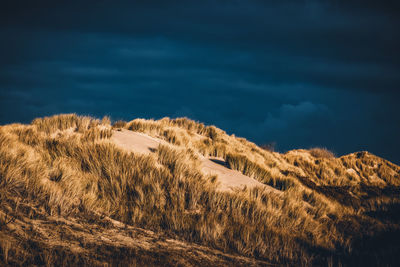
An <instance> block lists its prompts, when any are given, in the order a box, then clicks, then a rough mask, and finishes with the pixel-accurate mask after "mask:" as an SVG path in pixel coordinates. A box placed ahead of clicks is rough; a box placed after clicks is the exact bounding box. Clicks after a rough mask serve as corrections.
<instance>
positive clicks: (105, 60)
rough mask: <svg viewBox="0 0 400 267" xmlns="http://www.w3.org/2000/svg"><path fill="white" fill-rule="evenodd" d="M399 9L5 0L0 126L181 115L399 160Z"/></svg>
mask: <svg viewBox="0 0 400 267" xmlns="http://www.w3.org/2000/svg"><path fill="white" fill-rule="evenodd" d="M150 2H152V3H150ZM398 7H399V4H397V2H390V1H385V4H379V5H378V4H377V2H376V1H363V2H359V1H276V2H275V3H272V1H268V3H266V2H265V1H168V3H167V2H165V1H112V2H111V1H84V2H82V1H19V0H16V1H10V2H9V3H7V4H4V5H3V8H2V9H1V11H0V33H1V37H0V39H1V40H0V41H1V42H0V43H1V44H0V58H1V61H0V106H1V107H0V123H1V124H4V123H10V122H17V121H19V122H29V121H30V120H32V119H33V118H35V117H37V116H44V115H50V114H54V113H61V112H62V113H64V112H77V113H80V114H89V115H94V116H103V115H111V116H112V118H114V119H121V118H122V119H132V118H135V117H145V118H160V117H163V116H172V117H175V116H189V117H191V118H193V119H196V120H201V121H204V122H206V123H209V124H215V125H217V126H219V127H221V128H224V129H226V130H227V131H228V132H230V133H235V134H236V135H241V136H244V137H246V138H248V139H250V140H253V141H255V142H257V143H267V142H271V141H275V142H277V145H278V148H279V149H280V150H282V151H284V150H288V149H293V148H301V147H310V146H325V147H328V148H330V149H333V150H334V151H335V152H336V153H338V154H345V153H349V152H352V151H357V150H370V151H371V152H373V153H376V154H378V155H380V156H383V157H386V158H388V159H391V160H393V161H395V162H397V163H399V162H400V155H399V154H398V151H396V150H397V149H396V148H397V147H400V141H399V139H398V137H397V136H398V133H399V131H400V117H399V112H398V108H397V106H398V104H397V99H399V96H400V92H399V89H400V88H399V86H400V75H399V70H400V63H399V62H400V53H398V47H400V36H399V31H398V28H399V26H400V23H399V20H400V19H399V18H400V16H398V12H397V11H399V9H398Z"/></svg>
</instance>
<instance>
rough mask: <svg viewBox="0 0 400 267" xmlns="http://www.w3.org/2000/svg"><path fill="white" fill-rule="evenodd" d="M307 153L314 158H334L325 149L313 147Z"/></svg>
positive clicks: (332, 154)
mask: <svg viewBox="0 0 400 267" xmlns="http://www.w3.org/2000/svg"><path fill="white" fill-rule="evenodd" d="M309 151H310V154H311V155H312V156H313V157H314V158H324V159H333V158H334V157H335V154H334V153H333V152H332V151H330V150H328V149H327V148H320V147H314V148H311V149H310V150H309Z"/></svg>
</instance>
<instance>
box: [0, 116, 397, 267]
mask: <svg viewBox="0 0 400 267" xmlns="http://www.w3.org/2000/svg"><path fill="white" fill-rule="evenodd" d="M111 127H113V128H122V127H125V128H127V129H130V130H134V131H141V132H145V133H147V134H150V135H152V136H154V137H157V138H162V139H164V140H166V141H168V142H169V143H171V144H172V145H171V146H165V145H164V146H159V147H158V149H157V150H156V151H155V153H152V154H150V155H138V154H134V153H127V152H125V151H123V150H121V149H119V148H118V147H116V146H115V145H114V144H113V143H112V142H111V141H110V140H109V138H110V137H111V135H112V130H111ZM198 153H200V154H202V155H213V156H221V157H223V158H224V159H225V160H226V162H227V163H228V165H229V166H230V167H231V168H232V169H235V170H238V171H241V172H242V173H244V174H245V175H248V176H251V177H254V178H255V179H257V180H259V181H261V182H262V183H264V184H267V185H270V186H273V187H275V188H277V189H280V190H282V191H283V194H282V195H276V194H271V193H269V192H270V191H269V190H266V189H263V188H254V189H251V190H249V189H243V190H237V191H236V192H234V193H227V192H219V191H216V186H215V184H214V182H215V177H214V178H212V177H207V176H205V175H203V174H202V173H201V172H200V171H199V168H198V167H199V165H200V162H199V160H198V159H197V154H198ZM296 153H297V152H296ZM296 153H294V152H293V153H288V154H285V155H281V154H279V153H275V152H272V151H265V150H263V149H261V148H259V147H257V146H256V145H254V144H253V143H250V142H248V141H246V140H245V139H239V138H236V137H234V136H228V135H227V134H226V133H225V132H224V131H222V130H220V129H217V128H216V127H213V126H204V125H203V124H200V123H197V122H194V121H191V120H188V119H186V118H182V119H174V120H171V119H168V118H165V119H162V120H160V121H151V120H150V121H147V120H141V119H138V120H134V121H132V122H128V123H122V122H121V123H120V122H118V123H115V124H114V125H113V126H111V125H110V120H109V119H108V118H104V119H103V120H102V121H99V120H95V119H92V118H88V117H79V116H76V115H74V114H72V115H60V116H54V117H49V118H43V119H36V120H34V121H33V122H32V124H31V125H19V124H14V125H8V126H3V127H1V128H0V196H1V197H0V207H1V208H0V215H1V216H0V227H1V228H0V244H1V252H0V263H3V264H6V263H7V262H14V263H21V261H23V259H25V261H26V262H29V263H30V264H41V263H47V264H50V265H53V264H57V265H60V261H62V259H63V258H65V261H66V264H69V265H71V264H86V265H97V263H99V262H98V260H100V261H101V260H103V261H107V262H109V261H110V260H111V258H108V259H106V260H105V259H104V257H102V256H101V253H102V252H101V251H104V250H102V249H100V248H99V249H98V251H100V252H95V251H94V250H93V249H91V250H90V251H91V253H92V256H91V257H88V255H85V254H84V253H83V252H82V251H84V250H82V251H81V252H79V251H80V250H79V251H78V250H77V251H75V252H74V251H71V250H67V249H66V248H65V247H64V246H61V245H60V246H58V247H57V246H56V247H54V246H53V245H51V246H50V241H49V239H46V238H45V237H43V236H42V235H43V234H41V235H40V234H38V233H39V232H40V231H38V229H36V230H34V229H33V230H32V231H28V230H20V232H19V234H16V232H15V231H14V232H12V228H13V227H14V229H17V228H15V227H17V226H15V225H16V222H22V221H29V220H32V219H34V218H36V217H37V216H39V215H40V216H42V217H43V219H44V220H49V219H48V218H50V217H57V218H58V217H60V218H61V216H62V217H65V218H71V219H74V220H76V218H86V220H89V219H88V218H94V219H93V220H92V221H90V220H89V222H87V223H88V227H89V228H90V229H92V230H91V231H95V229H97V228H92V226H93V225H97V226H96V227H101V228H104V229H110V227H111V229H113V228H112V226H110V225H107V224H104V223H100V222H103V221H104V220H103V218H105V217H110V218H112V219H115V220H117V221H120V222H123V223H124V224H126V225H127V226H126V227H128V228H129V227H141V228H145V229H151V230H153V231H156V232H159V233H164V234H165V235H166V236H169V237H174V238H178V239H182V240H186V241H187V242H196V243H199V244H203V245H205V246H208V247H212V248H217V249H219V250H221V251H225V252H229V253H238V254H240V255H243V256H247V257H255V258H258V259H264V260H267V261H269V262H273V263H280V264H295V263H296V264H302V265H308V264H324V265H325V264H328V263H339V262H344V263H346V262H353V261H356V259H357V258H359V257H360V255H364V254H363V253H364V252H363V251H361V250H356V251H354V247H353V245H354V246H355V245H357V244H358V243H354V242H356V241H357V240H363V237H364V235H365V236H367V235H368V236H376V235H377V233H378V232H379V233H383V231H386V232H388V231H389V232H390V231H397V230H398V224H397V223H396V222H393V221H391V222H388V223H386V221H383V220H381V219H380V218H375V217H371V215H370V214H372V213H371V212H374V214H378V213H379V214H380V212H383V211H384V210H389V212H390V209H392V208H393V207H397V206H396V205H398V204H397V203H398V196H396V192H397V193H398V191H397V190H398V188H397V187H396V186H399V183H400V181H399V180H400V179H399V176H398V175H399V173H400V172H399V167H398V166H396V165H393V164H391V163H389V162H386V161H383V160H378V158H376V157H374V156H371V155H370V154H366V155H354V156H352V155H349V156H348V157H347V158H346V157H343V158H339V159H338V158H332V157H321V156H318V157H317V158H318V159H315V157H316V156H314V155H312V152H309V153H308V152H304V153H303V152H299V153H297V154H296ZM310 154H311V155H312V156H313V157H314V158H312V157H311V156H310ZM316 160H318V161H319V162H317V163H316ZM375 165H376V166H375ZM348 168H356V172H359V173H362V174H360V175H357V177H356V176H355V177H354V178H353V180H350V178H349V177H348V176H346V174H347V173H348V172H346V170H347V169H348ZM361 170H363V171H361ZM372 174H373V175H375V176H376V177H374V178H371V177H370V176H371V175H372ZM367 176H368V177H367ZM335 177H338V178H337V179H335ZM339 177H340V179H339ZM336 180H338V181H340V182H338V181H336ZM345 186H347V187H345ZM388 186H391V187H390V188H392V189H391V190H392V191H390V190H389V189H388V188H389V187H388ZM377 188H379V190H380V191H379V190H378V189H377ZM385 188H386V189H385ZM344 189H346V190H344ZM343 190H344V191H343ZM346 192H351V194H348V195H346ZM364 192H369V196H368V197H365V196H364V195H363V194H364ZM343 194H344V195H345V196H346V197H349V198H350V200H348V202H345V201H342V198H344V197H343V196H344V195H343ZM373 194H375V195H373ZM384 196H389V197H390V199H391V201H389V200H388V199H385V197H384ZM344 199H346V198H344ZM355 199H357V200H358V202H357V203H356V204H354V205H353V202H354V201H355ZM346 201H347V199H346ZM352 201H353V202H352ZM349 203H350V204H349ZM354 203H355V202H354ZM17 207H25V208H17ZM26 207H29V208H26ZM10 216H12V218H16V222H11V221H9V220H10V219H9V218H11V217H10ZM35 216H36V217H35ZM96 216H97V217H96ZM99 216H100V217H99ZM355 222H357V224H358V225H361V226H360V228H359V229H358V230H356V231H353V232H351V231H350V232H349V231H347V228H346V227H344V225H346V224H354V223H355ZM10 227H11V228H10ZM42 227H44V226H42ZM128 228H127V229H128ZM55 229H56V228H54V229H53V230H54V231H56V230H55ZM363 229H368V230H363ZM104 231H106V230H104ZM107 231H108V230H107ZM110 231H111V230H110ZM121 231H122V230H121ZM33 233H36V234H33ZM35 235H36V236H35ZM21 238H22V239H21ZM57 238H59V239H60V241H59V242H61V239H62V237H57ZM18 240H25V241H24V242H26V241H27V240H34V242H36V243H34V244H31V245H30V246H29V247H27V246H21V245H17V244H21V243H19V241H18ZM57 240H58V239H57ZM76 240H77V238H76V237H74V238H71V242H76ZM85 242H89V241H85V240H80V241H79V242H78V243H82V244H81V245H79V246H78V247H81V248H84V249H88V248H89V247H88V245H85V244H86V243H85ZM102 242H104V241H98V242H97V243H96V244H95V245H93V244H92V245H91V246H92V247H99V246H104V243H102ZM357 242H358V241H357ZM89 243H90V242H89ZM92 243H93V242H92ZM102 244H103V245H102ZM363 248H365V247H363ZM373 248H374V249H375V247H373V246H372V245H371V247H368V253H371V251H373ZM384 248H385V247H384ZM113 249H116V247H109V246H108V247H107V249H106V250H108V251H112V250H113ZM118 251H119V252H118V253H120V254H118V255H122V254H123V250H121V251H122V252H121V251H120V250H119V249H118ZM129 251H130V252H129V253H131V254H130V255H134V256H132V257H136V260H137V259H140V256H138V253H133V252H132V251H131V250H129ZM381 252H382V250H381V249H377V250H376V252H373V253H372V254H371V255H370V256H367V257H362V259H361V260H359V261H358V262H362V260H364V259H367V260H368V259H371V258H373V260H374V262H377V263H382V262H388V263H390V262H391V261H390V260H388V259H385V258H384V256H382V255H381V254H380V253H381ZM33 253H36V254H38V255H42V256H41V259H40V260H39V259H35V257H32V254H33ZM107 255H109V256H108V257H111V256H110V253H109V252H108V253H107ZM143 255H147V254H145V253H144V254H143ZM157 255H158V257H162V256H161V254H157ZM385 255H386V254H385ZM143 257H144V256H143ZM146 257H147V256H146ZM114 260H116V259H114ZM125 260H126V261H128V260H127V258H126V257H125V258H124V259H122V258H121V259H120V260H119V261H118V260H117V261H116V262H114V263H115V264H116V263H119V264H121V263H122V262H125ZM385 260H386V261H385ZM144 262H145V263H146V262H147V263H148V264H149V265H153V264H155V263H154V262H150V261H149V259H147V258H146V260H144ZM356 262H357V261H356ZM139 263H140V262H139ZM164 263H166V262H164ZM159 264H162V262H159ZM168 264H172V263H171V262H169V263H168ZM61 265H62V262H61Z"/></svg>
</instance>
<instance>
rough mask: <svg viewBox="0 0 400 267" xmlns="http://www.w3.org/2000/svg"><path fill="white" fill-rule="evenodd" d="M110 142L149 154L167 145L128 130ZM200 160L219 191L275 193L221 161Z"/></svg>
mask: <svg viewBox="0 0 400 267" xmlns="http://www.w3.org/2000/svg"><path fill="white" fill-rule="evenodd" d="M111 140H112V141H113V142H114V143H115V144H116V145H118V146H119V147H121V148H123V149H126V150H128V151H133V152H137V153H143V154H149V153H151V150H153V149H156V148H157V147H158V145H159V144H168V143H167V142H166V141H164V140H161V139H157V138H154V137H151V136H148V135H146V134H144V133H139V132H133V131H129V130H125V129H123V130H121V131H113V135H112V137H111ZM199 159H200V160H201V162H202V164H201V170H202V172H203V173H204V174H211V175H217V177H218V178H217V180H218V182H219V189H220V190H223V191H227V190H228V191H229V190H232V189H233V188H242V187H244V186H247V187H248V188H251V187H255V186H261V187H266V188H269V189H271V190H272V191H277V190H275V189H273V188H272V187H269V186H266V185H264V184H262V183H260V182H258V181H257V180H255V179H253V178H250V177H248V176H245V175H243V174H242V173H240V172H238V171H234V170H231V169H229V168H227V167H226V166H225V162H224V161H223V159H218V158H211V159H208V158H205V157H203V156H201V155H199Z"/></svg>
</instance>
